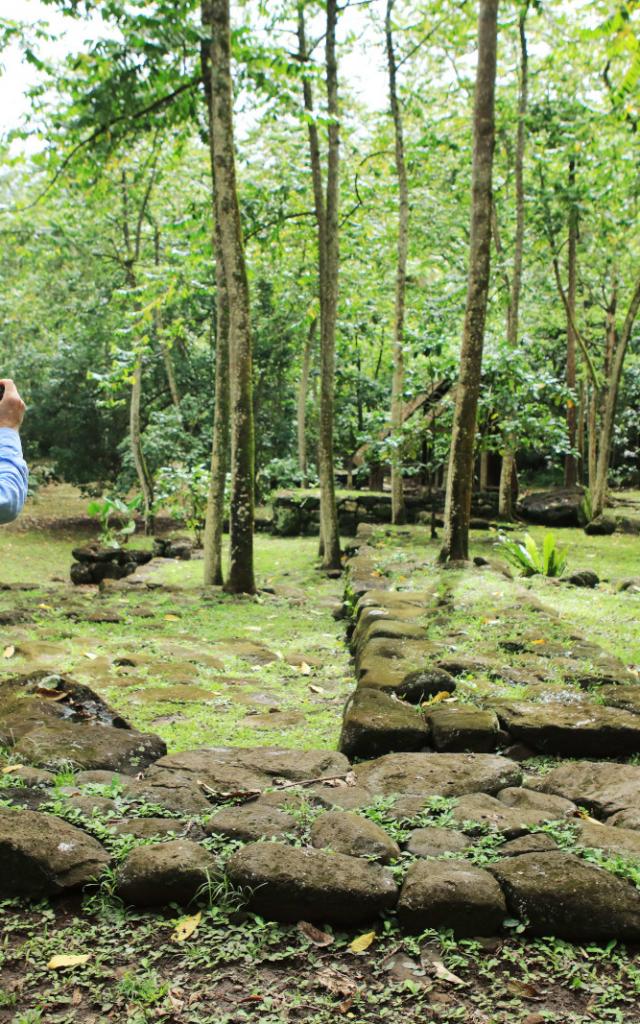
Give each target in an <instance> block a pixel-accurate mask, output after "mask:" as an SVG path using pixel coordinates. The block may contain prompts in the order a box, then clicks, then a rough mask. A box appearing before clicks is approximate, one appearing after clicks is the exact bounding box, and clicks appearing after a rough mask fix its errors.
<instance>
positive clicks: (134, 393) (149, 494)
mask: <svg viewBox="0 0 640 1024" xmlns="http://www.w3.org/2000/svg"><path fill="white" fill-rule="evenodd" d="M141 401H142V353H141V352H140V353H138V355H137V357H136V361H135V365H134V368H133V383H132V385H131V399H130V403H129V436H130V439H131V454H132V455H133V464H134V466H135V468H136V474H137V476H138V482H139V484H140V490H141V491H142V500H143V502H144V532H145V533H147V534H149V533H153V528H154V515H153V480H152V479H151V474H150V473H149V469H148V466H147V462H146V459H145V457H144V452H143V449H142V436H141V433H142V432H141V428H140V405H141Z"/></svg>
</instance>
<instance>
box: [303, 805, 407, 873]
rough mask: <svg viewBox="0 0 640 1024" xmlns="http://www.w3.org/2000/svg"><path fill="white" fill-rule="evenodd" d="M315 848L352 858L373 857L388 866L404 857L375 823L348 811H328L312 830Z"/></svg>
mask: <svg viewBox="0 0 640 1024" xmlns="http://www.w3.org/2000/svg"><path fill="white" fill-rule="evenodd" d="M311 845H312V846H315V847H316V849H321V850H322V849H326V850H332V851H333V852H334V853H344V854H347V855H348V856H349V857H371V858H373V859H375V860H379V861H381V862H382V863H383V864H388V863H389V862H390V861H392V860H396V859H397V858H398V857H399V856H400V847H399V846H398V844H397V843H395V842H394V841H393V839H391V838H390V837H389V836H388V835H387V833H386V832H385V831H384V829H382V828H380V826H379V825H376V824H375V823H374V822H373V821H369V820H368V819H367V818H363V817H361V816H360V815H359V814H351V813H350V812H348V811H328V812H327V813H326V814H321V815H320V817H318V818H316V820H315V821H314V823H313V825H312V827H311Z"/></svg>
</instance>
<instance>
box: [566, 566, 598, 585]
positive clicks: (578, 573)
mask: <svg viewBox="0 0 640 1024" xmlns="http://www.w3.org/2000/svg"><path fill="white" fill-rule="evenodd" d="M562 582H563V583H570V584H571V585H572V586H573V587H587V588H590V589H593V587H597V586H598V583H599V582H600V577H599V576H598V575H597V573H595V572H593V571H592V570H591V569H576V570H575V572H572V573H570V574H569V575H568V576H563V577H562Z"/></svg>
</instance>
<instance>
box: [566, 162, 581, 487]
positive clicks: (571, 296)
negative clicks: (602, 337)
mask: <svg viewBox="0 0 640 1024" xmlns="http://www.w3.org/2000/svg"><path fill="white" fill-rule="evenodd" d="M575 187H576V162H575V160H574V159H573V158H572V159H571V160H569V201H570V203H571V206H570V208H569V236H568V240H567V274H568V278H567V303H568V306H569V312H568V314H567V376H566V379H567V386H568V387H570V388H571V390H572V391H573V390H575V386H576V332H575V327H574V325H575V322H576V294H577V281H578V269H577V265H578V207H577V205H576V202H575V198H574V195H573V193H574V191H575ZM577 426H578V418H577V412H576V406H575V402H573V401H569V403H568V405H567V441H568V442H569V445H570V446H571V449H572V451H570V452H568V453H567V454H566V455H565V459H564V485H565V487H575V485H576V484H577V482H578V463H577V459H576V456H575V455H574V452H573V449H575V447H576V438H577Z"/></svg>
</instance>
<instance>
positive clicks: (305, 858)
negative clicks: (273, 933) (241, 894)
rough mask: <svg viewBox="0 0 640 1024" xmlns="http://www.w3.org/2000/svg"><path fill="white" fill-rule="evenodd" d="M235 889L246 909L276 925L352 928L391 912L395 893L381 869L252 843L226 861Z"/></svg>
mask: <svg viewBox="0 0 640 1024" xmlns="http://www.w3.org/2000/svg"><path fill="white" fill-rule="evenodd" d="M227 871H228V874H229V877H230V879H231V881H232V882H233V884H234V885H239V886H242V887H243V888H245V889H248V890H249V892H250V895H249V899H248V903H249V909H250V910H253V911H255V912H256V913H258V914H261V915H263V916H264V917H267V918H269V919H273V920H276V921H300V920H305V921H312V922H320V923H322V922H327V923H330V924H337V925H346V926H349V927H351V926H353V925H357V924H361V923H362V922H364V921H370V920H372V919H373V918H375V917H376V916H377V915H378V914H379V913H381V912H383V911H386V910H393V909H394V907H395V905H396V903H397V900H398V890H397V887H396V884H395V882H394V880H393V876H392V875H391V874H390V872H388V871H387V870H386V869H385V868H382V867H379V866H378V865H377V864H370V863H368V862H367V861H363V860H360V859H358V858H357V857H347V856H345V855H344V854H340V853H324V852H323V851H322V850H314V849H310V848H304V849H300V848H298V847H292V846H282V845H281V844H279V843H254V844H251V845H250V846H245V847H244V848H243V849H242V850H238V851H237V853H234V854H233V856H232V857H231V858H230V860H229V861H228V863H227Z"/></svg>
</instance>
